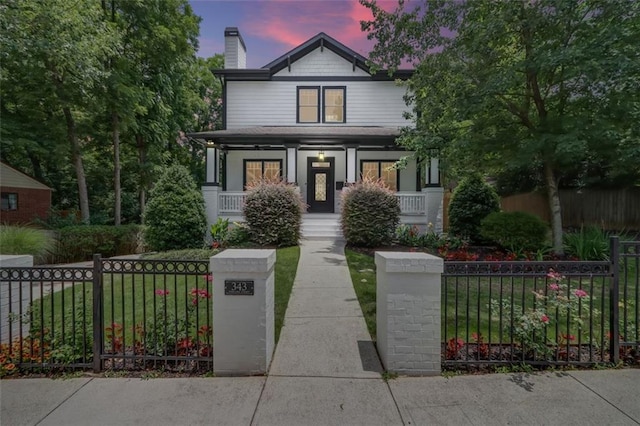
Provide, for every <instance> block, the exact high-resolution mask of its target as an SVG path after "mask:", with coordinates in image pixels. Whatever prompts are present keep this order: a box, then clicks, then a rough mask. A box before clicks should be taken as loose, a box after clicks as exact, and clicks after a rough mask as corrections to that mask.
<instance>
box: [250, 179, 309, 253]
mask: <svg viewBox="0 0 640 426" xmlns="http://www.w3.org/2000/svg"><path fill="white" fill-rule="evenodd" d="M305 207H306V206H305V204H304V202H303V201H302V197H301V196H300V192H299V191H298V190H297V189H296V188H295V187H294V186H293V185H291V184H288V183H286V182H283V181H280V180H261V181H256V182H254V183H252V184H250V185H248V186H247V197H246V199H245V203H244V208H243V213H244V217H245V220H246V221H247V226H248V233H249V239H250V240H251V241H253V242H255V243H257V244H260V245H276V246H280V247H287V246H294V245H296V244H298V240H299V239H300V226H301V224H302V213H303V212H304V211H305Z"/></svg>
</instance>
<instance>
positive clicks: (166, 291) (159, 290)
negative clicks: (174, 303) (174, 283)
mask: <svg viewBox="0 0 640 426" xmlns="http://www.w3.org/2000/svg"><path fill="white" fill-rule="evenodd" d="M155 293H156V295H157V296H166V295H168V294H169V290H163V289H161V288H159V289H157V290H156V291H155Z"/></svg>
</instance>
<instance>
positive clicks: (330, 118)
mask: <svg viewBox="0 0 640 426" xmlns="http://www.w3.org/2000/svg"><path fill="white" fill-rule="evenodd" d="M346 90H347V88H346V87H344V86H341V87H323V88H322V100H323V102H322V103H323V105H324V111H323V112H324V113H323V115H322V122H323V123H344V122H346V120H345V118H346V117H345V109H346V102H347V100H346V96H345V95H346V93H345V92H346Z"/></svg>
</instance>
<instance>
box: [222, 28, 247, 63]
mask: <svg viewBox="0 0 640 426" xmlns="http://www.w3.org/2000/svg"><path fill="white" fill-rule="evenodd" d="M224 67H225V68H232V69H238V68H246V67H247V46H245V44H244V40H243V39H242V36H241V35H240V31H238V28H237V27H227V28H225V29H224Z"/></svg>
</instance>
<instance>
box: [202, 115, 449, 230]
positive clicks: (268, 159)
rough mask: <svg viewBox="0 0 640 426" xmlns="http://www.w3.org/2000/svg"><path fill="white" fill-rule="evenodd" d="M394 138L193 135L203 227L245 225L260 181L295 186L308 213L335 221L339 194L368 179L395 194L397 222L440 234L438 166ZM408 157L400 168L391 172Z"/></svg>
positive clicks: (371, 132)
mask: <svg viewBox="0 0 640 426" xmlns="http://www.w3.org/2000/svg"><path fill="white" fill-rule="evenodd" d="M398 135H399V131H398V130H397V129H391V128H383V127H373V126H372V127H344V126H330V127H318V126H305V127H302V126H289V127H271V126H266V127H257V128H249V129H236V130H220V131H215V132H205V133H198V134H193V135H190V136H191V137H194V138H197V139H199V140H202V141H204V142H205V144H206V145H205V146H206V150H207V157H206V158H207V175H206V176H207V181H206V183H205V184H204V185H203V187H202V191H203V194H204V198H205V204H206V211H207V218H208V221H209V222H210V223H215V222H216V220H217V219H218V218H219V217H222V218H226V219H229V220H230V221H242V220H243V217H242V208H243V205H244V200H245V196H246V192H245V191H244V190H245V188H246V185H247V184H248V183H250V182H251V181H252V180H254V179H258V178H261V177H269V178H273V177H277V178H278V177H279V178H282V179H284V180H286V181H287V182H289V183H291V184H292V185H295V186H296V187H297V188H298V190H299V191H300V194H301V196H302V198H303V200H304V201H305V203H306V204H307V205H308V210H307V211H308V212H309V214H313V215H321V214H326V215H339V213H340V211H341V193H342V189H343V188H344V187H345V186H347V185H349V184H351V183H355V182H356V181H357V180H358V179H360V178H361V177H362V176H368V177H372V178H380V179H382V180H383V181H384V182H385V183H386V184H387V185H388V186H389V187H390V188H392V189H394V190H395V191H396V197H397V198H398V200H399V203H400V209H401V222H402V223H406V224H415V225H417V226H418V227H420V228H426V227H427V225H428V224H429V223H431V224H433V227H434V229H435V230H436V231H441V229H442V199H443V189H442V187H441V186H440V173H439V170H438V159H437V158H423V159H419V158H415V157H414V156H413V155H412V153H411V152H407V151H405V150H404V149H403V148H401V147H399V146H397V145H396V144H395V139H396V137H397V136H398ZM405 157H406V158H407V160H406V161H405V164H406V165H405V167H403V168H396V167H394V165H395V163H396V162H397V161H399V160H401V159H403V158H405Z"/></svg>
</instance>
